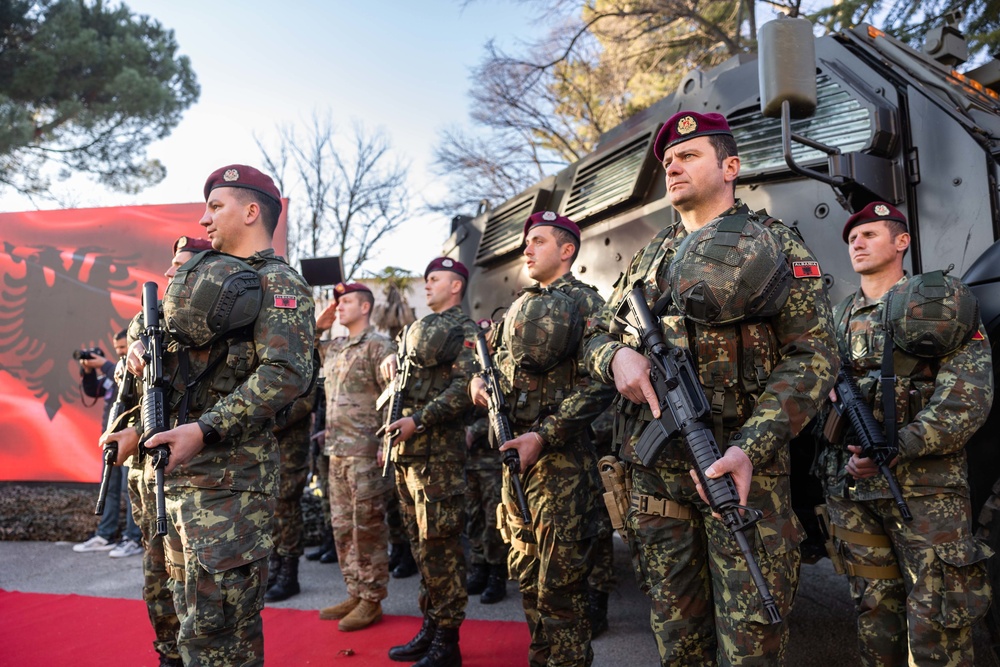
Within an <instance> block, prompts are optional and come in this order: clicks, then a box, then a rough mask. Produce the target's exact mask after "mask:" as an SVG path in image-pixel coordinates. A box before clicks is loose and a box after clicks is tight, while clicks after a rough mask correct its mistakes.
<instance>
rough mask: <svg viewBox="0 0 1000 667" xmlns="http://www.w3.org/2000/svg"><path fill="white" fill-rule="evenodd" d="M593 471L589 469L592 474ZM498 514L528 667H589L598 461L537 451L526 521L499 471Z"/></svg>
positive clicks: (527, 488)
mask: <svg viewBox="0 0 1000 667" xmlns="http://www.w3.org/2000/svg"><path fill="white" fill-rule="evenodd" d="M591 473H593V474H591ZM503 475H504V484H503V508H504V510H503V514H504V522H505V524H506V527H507V529H508V530H509V535H510V541H511V548H510V555H509V558H508V568H509V570H510V575H511V578H513V579H515V580H516V581H517V582H518V584H519V587H520V590H521V604H522V606H523V607H524V616H525V618H526V619H527V621H528V631H529V632H530V633H531V644H530V645H529V647H528V664H529V665H532V667H541V666H543V665H547V666H549V667H556V666H562V665H565V666H567V667H568V666H570V665H590V664H591V662H592V661H593V659H594V653H593V650H592V649H591V646H590V619H589V618H588V616H587V576H588V575H589V574H590V570H591V567H592V566H593V561H594V542H595V536H596V533H597V525H596V517H597V511H596V510H597V509H599V508H597V507H596V505H595V488H596V484H597V479H596V475H597V466H596V462H595V461H594V457H593V455H592V454H589V453H587V452H586V451H581V449H573V448H569V447H567V448H564V449H557V450H553V451H549V452H545V453H543V455H542V457H541V458H539V459H538V461H537V462H536V463H535V464H534V465H533V466H532V467H531V468H530V469H529V470H528V471H527V472H526V473H525V474H524V475H522V478H523V482H522V483H523V485H524V495H525V497H526V498H527V500H528V509H529V510H530V511H531V519H532V522H531V524H530V525H526V524H525V523H524V521H523V518H522V517H521V513H520V510H519V509H518V504H517V500H516V498H515V497H514V494H513V489H512V487H511V485H510V471H509V470H508V469H506V468H505V469H504V471H503Z"/></svg>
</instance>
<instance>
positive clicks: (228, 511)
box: [114, 165, 314, 665]
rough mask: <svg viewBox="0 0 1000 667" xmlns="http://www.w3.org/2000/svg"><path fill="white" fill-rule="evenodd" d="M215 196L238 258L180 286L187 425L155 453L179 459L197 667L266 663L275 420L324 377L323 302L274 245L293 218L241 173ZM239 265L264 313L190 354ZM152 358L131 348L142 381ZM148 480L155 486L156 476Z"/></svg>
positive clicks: (178, 580)
mask: <svg viewBox="0 0 1000 667" xmlns="http://www.w3.org/2000/svg"><path fill="white" fill-rule="evenodd" d="M204 192H205V198H206V211H205V215H204V216H203V217H202V220H201V225H202V226H204V227H205V228H206V230H207V233H208V237H209V239H210V240H211V241H212V246H213V248H214V249H215V250H217V251H219V252H220V253H225V255H221V254H216V255H212V254H207V255H205V256H204V257H203V260H202V262H200V263H199V264H198V265H195V266H191V265H190V264H189V265H185V267H182V269H187V270H186V271H185V270H182V271H181V272H179V273H178V275H177V276H175V278H174V280H173V281H171V283H170V285H168V288H167V292H166V294H165V296H164V303H163V306H164V320H165V322H166V328H167V332H168V333H167V335H166V340H165V346H166V353H165V355H164V360H163V361H164V370H165V371H166V374H167V377H168V380H169V383H170V384H169V387H168V392H167V393H168V396H167V402H168V407H169V416H170V420H171V424H172V425H173V428H170V429H169V430H166V431H163V432H161V433H158V434H156V435H154V436H152V437H151V438H149V439H148V440H146V441H145V442H144V446H145V447H147V448H152V447H156V446H159V445H165V446H167V447H169V449H170V457H169V464H168V465H167V467H166V470H165V473H166V474H165V477H166V485H165V486H166V494H165V495H166V510H167V519H168V521H167V524H168V526H167V535H166V536H165V537H164V539H163V548H164V552H165V554H166V566H167V572H168V574H169V576H170V582H169V583H170V586H171V588H172V591H173V600H174V605H175V608H176V611H177V617H178V620H179V622H180V626H179V630H178V636H177V647H178V650H179V653H180V655H181V657H182V659H183V661H184V664H185V665H262V664H263V662H264V636H263V627H262V623H261V616H260V611H261V609H262V607H263V604H264V589H265V585H266V581H267V556H268V554H269V552H270V551H271V547H272V545H273V541H272V538H271V524H272V519H273V514H274V506H275V498H274V497H275V494H276V492H277V487H278V450H277V443H276V442H275V439H274V434H273V433H272V429H273V426H274V418H275V415H276V414H277V413H278V412H279V411H280V410H282V409H283V408H284V407H286V406H288V405H289V404H291V403H292V401H294V400H295V399H296V398H297V397H299V396H300V395H302V394H303V393H305V391H306V390H308V388H309V385H310V381H311V378H312V377H313V368H312V334H313V326H314V323H313V305H312V297H311V295H310V291H309V288H308V287H307V286H306V284H305V282H304V281H303V280H302V278H301V276H299V275H298V274H297V273H296V272H295V271H294V270H292V269H291V268H290V267H289V266H288V265H287V263H285V262H284V261H283V260H281V259H280V258H278V257H276V256H275V255H274V251H273V250H272V249H271V248H270V245H271V241H272V237H273V233H274V229H275V227H276V226H277V223H278V218H279V216H280V213H281V196H280V193H279V192H278V190H277V188H276V187H275V186H274V183H273V181H272V180H271V179H270V178H269V177H268V176H266V175H264V174H262V173H261V172H259V171H257V170H256V169H253V168H252V167H247V166H243V165H231V166H228V167H223V168H221V169H219V170H217V171H216V172H214V173H213V174H212V175H210V176H209V178H208V180H207V181H206V183H205V189H204ZM235 257H245V258H246V259H245V260H243V262H244V263H245V264H246V265H249V267H250V268H251V269H252V271H253V273H255V274H256V276H257V277H258V278H259V296H260V299H261V301H260V307H259V312H258V314H257V315H256V317H255V318H254V319H253V320H252V322H251V323H250V324H249V325H248V326H247V327H244V328H243V329H241V330H240V332H236V331H229V330H228V329H226V328H223V330H222V331H214V333H215V334H218V335H213V336H211V337H210V338H209V339H208V340H209V342H208V343H205V344H204V345H203V346H200V345H199V346H198V347H188V346H186V345H185V344H183V341H184V340H185V334H184V332H186V335H187V336H188V337H190V336H191V335H196V336H197V338H198V339H199V340H200V336H201V334H203V333H205V332H213V330H212V329H210V328H209V321H208V318H207V317H205V315H204V314H203V313H199V311H198V309H197V308H198V306H197V304H199V303H204V302H205V300H204V299H199V298H198V297H199V296H200V295H201V293H202V292H201V291H200V290H205V289H207V290H209V291H212V292H221V290H222V289H223V285H224V284H223V283H222V282H221V281H220V283H219V284H215V285H211V284H207V283H206V281H207V282H208V283H211V282H213V281H214V280H215V279H216V278H218V276H217V275H216V274H215V273H214V271H216V270H219V269H220V268H226V267H242V264H239V263H238V260H235V259H233V258H235ZM227 270H228V271H230V275H235V273H233V271H232V269H231V268H228V269H227ZM241 270H242V269H241ZM182 275H184V277H183V278H182ZM187 278H191V279H192V284H191V285H189V284H187V282H186V280H187ZM203 278H204V279H205V280H202V279H203ZM188 299H190V301H188ZM238 305H242V303H241V304H238ZM171 307H172V309H171ZM233 310H234V312H235V311H236V310H237V307H234V309H233ZM196 313H197V314H198V315H197V316H195V314H196ZM189 315H190V317H188V316H189ZM133 325H134V326H133V327H131V328H130V339H133V338H135V337H136V334H137V333H138V332H139V331H140V328H139V327H140V325H139V322H138V321H137V320H134V321H133ZM243 331H245V332H246V334H245V335H244V334H243V333H242V332H243ZM142 352H143V350H142V349H141V346H136V345H133V346H132V348H131V350H130V355H129V369H130V371H132V372H133V373H136V374H141V372H142V369H143V367H144V365H145V362H144V361H143V360H142ZM185 367H186V368H185ZM194 379H197V381H194V382H193V380H194ZM189 382H191V383H192V386H191V388H190V389H188V388H187V385H188V383H189ZM185 413H186V414H185ZM114 436H115V439H116V440H117V441H118V442H119V448H120V456H121V455H125V456H128V455H130V454H132V453H133V452H134V451H136V450H135V448H136V446H137V443H138V434H137V433H136V431H135V430H134V429H126V431H123V432H121V433H116V434H114ZM148 460H149V458H148V457H147V461H148ZM146 467H147V468H148V467H149V465H148V464H147V466H146ZM145 474H146V475H147V479H148V478H150V477H152V472H151V471H150V470H146V471H145Z"/></svg>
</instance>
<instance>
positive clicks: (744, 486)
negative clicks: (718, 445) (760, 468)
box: [690, 447, 753, 519]
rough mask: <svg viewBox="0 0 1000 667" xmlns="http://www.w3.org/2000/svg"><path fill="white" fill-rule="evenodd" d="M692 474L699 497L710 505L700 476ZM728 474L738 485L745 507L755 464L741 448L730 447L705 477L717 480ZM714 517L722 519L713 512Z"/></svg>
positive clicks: (707, 470) (706, 471) (737, 489)
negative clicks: (699, 479) (730, 474)
mask: <svg viewBox="0 0 1000 667" xmlns="http://www.w3.org/2000/svg"><path fill="white" fill-rule="evenodd" d="M690 472H691V479H693V480H694V483H695V486H697V487H698V495H699V496H701V499H702V500H704V501H705V504H710V503H709V502H708V496H706V495H705V490H704V489H703V488H702V487H701V483H700V482H699V481H698V474H697V473H696V472H695V471H694V470H691V471H690ZM727 472H728V473H732V475H733V482H734V483H735V484H736V493H738V494H739V496H740V505H743V506H744V507H745V506H746V504H747V497H748V496H749V495H750V481H751V480H752V479H753V463H751V462H750V457H749V456H747V454H746V452H744V451H743V450H742V449H740V448H739V447H730V448H729V449H727V450H726V453H725V454H723V455H722V458H720V459H719V460H718V461H716V462H715V463H713V464H712V465H710V466H708V468H707V469H706V470H705V476H706V477H708V478H709V479H717V478H719V477H722V476H723V475H725V474H726V473H727ZM712 515H713V516H714V517H715V518H717V519H721V518H722V517H721V516H719V515H718V514H716V513H715V512H712Z"/></svg>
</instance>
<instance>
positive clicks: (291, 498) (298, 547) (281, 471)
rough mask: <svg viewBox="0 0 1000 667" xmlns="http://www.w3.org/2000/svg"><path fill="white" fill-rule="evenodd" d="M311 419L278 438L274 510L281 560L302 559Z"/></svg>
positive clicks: (303, 421) (305, 420) (294, 426)
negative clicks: (275, 503) (276, 495)
mask: <svg viewBox="0 0 1000 667" xmlns="http://www.w3.org/2000/svg"><path fill="white" fill-rule="evenodd" d="M309 431H310V424H309V420H308V419H303V420H300V421H298V422H296V423H295V424H293V425H292V426H290V427H289V428H288V429H286V430H284V431H282V432H281V434H280V436H279V437H278V457H279V467H278V498H277V505H276V506H275V509H274V527H273V535H274V551H275V552H276V553H277V554H278V555H279V556H292V557H295V558H298V557H299V556H301V555H302V553H303V551H304V548H303V545H302V533H303V530H304V529H305V528H304V524H303V522H302V491H303V489H305V488H306V478H307V477H308V476H309Z"/></svg>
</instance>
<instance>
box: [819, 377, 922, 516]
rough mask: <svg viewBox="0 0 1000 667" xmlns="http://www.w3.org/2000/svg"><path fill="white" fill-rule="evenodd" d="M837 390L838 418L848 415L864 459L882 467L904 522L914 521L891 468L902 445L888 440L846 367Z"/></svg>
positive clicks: (880, 470) (880, 469) (836, 407)
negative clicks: (846, 371)
mask: <svg viewBox="0 0 1000 667" xmlns="http://www.w3.org/2000/svg"><path fill="white" fill-rule="evenodd" d="M842 366H843V365H842ZM833 389H834V391H835V392H837V400H836V402H835V403H834V404H833V407H834V408H835V409H836V410H837V413H838V414H840V415H843V414H845V413H846V414H847V419H848V421H850V424H851V428H852V429H854V435H855V436H857V438H858V444H859V445H861V456H863V457H865V458H869V459H871V460H872V461H874V462H875V465H877V466H878V470H879V472H880V473H882V476H883V477H885V481H886V483H888V485H889V492H890V493H892V497H893V500H895V501H896V507H898V508H899V513H900V514H901V515H902V517H903V521H913V515H912V514H910V506H909V505H907V504H906V501H905V500H903V492H902V491H900V489H899V482H897V481H896V475H894V474H893V472H892V469H891V468H890V467H889V463H891V462H892V460H893V459H894V458H896V455H897V454H899V445H898V444H896V443H895V442H888V441H887V440H886V437H885V433H884V432H883V431H882V427H881V425H880V424H879V423H878V420H876V419H875V415H873V414H872V410H871V408H870V407H869V406H868V403H867V402H865V401H864V400H863V399H862V397H861V396H862V395H861V390H860V389H858V383H857V382H856V381H855V379H854V378H853V377H851V376H850V375H848V374H847V373H845V372H844V369H843V367H841V369H840V372H839V373H838V374H837V384H836V385H834V388H833Z"/></svg>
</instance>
